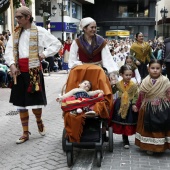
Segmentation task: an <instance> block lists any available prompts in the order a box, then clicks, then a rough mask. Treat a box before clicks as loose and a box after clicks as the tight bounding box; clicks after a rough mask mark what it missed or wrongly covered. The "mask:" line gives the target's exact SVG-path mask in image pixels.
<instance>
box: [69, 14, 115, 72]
mask: <svg viewBox="0 0 170 170" xmlns="http://www.w3.org/2000/svg"><path fill="white" fill-rule="evenodd" d="M96 27H97V26H96V21H95V20H94V19H92V18H90V17H87V18H83V19H82V20H81V22H80V30H82V31H83V32H84V34H83V35H81V36H80V37H79V38H77V39H76V40H75V41H73V43H72V45H71V49H70V55H69V62H68V65H69V68H73V67H75V66H77V65H81V64H84V63H88V64H89V63H91V64H96V65H100V66H102V67H104V68H106V69H107V71H108V73H112V72H117V71H118V66H117V64H116V63H115V62H114V61H113V57H112V56H111V53H110V50H109V47H108V45H107V42H106V41H105V40H104V38H102V37H101V36H100V35H97V34H96Z"/></svg>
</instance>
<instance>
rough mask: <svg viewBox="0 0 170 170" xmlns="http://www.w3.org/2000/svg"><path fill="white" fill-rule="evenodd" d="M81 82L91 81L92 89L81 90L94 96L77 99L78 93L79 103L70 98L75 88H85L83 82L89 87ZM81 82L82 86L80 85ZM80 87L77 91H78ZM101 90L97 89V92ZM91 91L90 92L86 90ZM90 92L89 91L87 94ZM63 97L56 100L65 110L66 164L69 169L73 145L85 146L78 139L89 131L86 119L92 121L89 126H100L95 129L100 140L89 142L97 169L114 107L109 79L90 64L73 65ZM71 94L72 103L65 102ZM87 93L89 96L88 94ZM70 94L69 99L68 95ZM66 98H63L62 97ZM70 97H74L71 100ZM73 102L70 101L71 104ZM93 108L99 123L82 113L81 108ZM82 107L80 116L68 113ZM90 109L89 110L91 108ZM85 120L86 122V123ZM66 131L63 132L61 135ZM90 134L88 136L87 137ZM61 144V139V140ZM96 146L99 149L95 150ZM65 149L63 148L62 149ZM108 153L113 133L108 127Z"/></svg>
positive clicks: (83, 111) (84, 111) (98, 68)
mask: <svg viewBox="0 0 170 170" xmlns="http://www.w3.org/2000/svg"><path fill="white" fill-rule="evenodd" d="M83 80H88V81H90V82H92V89H90V88H89V87H90V86H89V87H88V89H86V90H84V91H86V93H85V95H86V94H88V93H89V94H90V93H94V94H96V95H94V94H90V96H92V97H90V98H84V96H83V97H82V98H81V97H80V96H81V95H82V94H81V93H79V94H78V97H80V98H81V99H83V100H82V101H80V100H78V101H77V100H76V98H75V96H72V94H74V92H75V91H74V90H75V89H76V90H77V89H78V90H80V89H81V91H82V86H84V85H85V84H86V83H87V84H89V83H88V82H87V81H83ZM80 82H84V83H80ZM78 86H79V88H77V87H78ZM83 88H85V87H83ZM98 89H100V90H98ZM89 90H92V91H89ZM87 91H89V92H87ZM65 92H66V95H63V96H62V97H61V98H58V99H57V100H58V101H60V100H62V99H63V100H62V110H63V111H64V114H63V117H64V124H65V128H64V130H63V136H64V137H65V136H66V138H67V140H66V141H67V142H65V145H66V148H67V147H69V146H70V148H67V149H66V150H65V151H66V153H67V163H68V166H70V165H71V164H72V159H71V162H70V161H68V160H69V159H68V158H69V155H70V154H71V158H72V157H73V153H72V152H73V146H76V147H77V145H80V146H81V144H82V145H83V144H84V145H83V147H84V146H85V147H86V146H87V145H88V142H84V141H82V140H81V139H82V138H83V133H84V132H85V129H84V128H86V127H87V128H88V126H86V125H87V122H88V119H93V120H92V122H90V123H89V125H91V123H92V124H95V122H98V123H97V124H99V126H98V125H97V127H98V131H99V133H100V135H99V136H100V137H99V140H98V141H97V142H93V143H92V142H89V143H90V144H91V145H92V146H93V148H96V153H97V155H98V159H97V160H98V161H97V162H98V166H100V163H101V157H100V156H101V154H102V151H101V150H102V143H103V138H102V135H103V132H102V131H104V130H103V129H104V128H105V129H106V128H107V126H108V124H107V123H108V119H109V115H110V112H111V110H112V106H113V98H112V89H111V86H110V82H109V79H108V77H107V76H106V74H105V72H104V70H103V69H102V68H101V67H100V66H97V65H92V64H83V65H79V66H76V67H75V68H73V69H71V71H70V73H69V77H68V79H67V82H66V90H65ZM69 93H70V95H71V100H70V101H69V100H66V99H68V98H67V95H68V94H69ZM89 94H88V95H89ZM70 95H69V96H70ZM65 97H66V98H65ZM72 97H73V98H72ZM72 99H75V100H73V102H72ZM91 105H93V108H92V110H93V111H94V112H95V116H96V115H97V117H98V120H99V119H100V120H102V121H98V120H97V121H96V119H95V117H94V118H88V117H87V115H86V114H85V113H86V112H88V110H84V109H82V108H84V107H88V106H91ZM78 108H81V109H82V110H81V113H80V114H78V113H76V114H71V113H70V112H72V110H76V112H77V109H78ZM90 109H91V107H90ZM103 120H104V121H105V120H106V121H105V122H106V123H105V125H106V126H105V125H104V123H100V122H103ZM86 121H87V122H86ZM64 131H65V133H64ZM89 135H90V134H89ZM62 142H63V140H62ZM97 146H99V147H97ZM63 150H64V149H63ZM109 151H111V152H112V151H113V132H112V128H111V127H110V128H109Z"/></svg>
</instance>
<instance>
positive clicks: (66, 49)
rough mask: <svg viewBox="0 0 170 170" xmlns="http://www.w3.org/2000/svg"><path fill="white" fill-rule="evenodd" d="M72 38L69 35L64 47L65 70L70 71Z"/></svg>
mask: <svg viewBox="0 0 170 170" xmlns="http://www.w3.org/2000/svg"><path fill="white" fill-rule="evenodd" d="M71 43H72V41H71V38H70V37H68V38H67V40H66V42H65V44H64V48H63V70H66V71H68V69H69V68H68V59H69V54H70V47H71Z"/></svg>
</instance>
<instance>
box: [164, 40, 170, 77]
mask: <svg viewBox="0 0 170 170" xmlns="http://www.w3.org/2000/svg"><path fill="white" fill-rule="evenodd" d="M162 55H163V56H162V59H164V63H165V66H166V74H167V77H168V79H169V80H170V38H166V39H165V40H164V48H163V51H162Z"/></svg>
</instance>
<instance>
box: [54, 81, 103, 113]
mask: <svg viewBox="0 0 170 170" xmlns="http://www.w3.org/2000/svg"><path fill="white" fill-rule="evenodd" d="M91 89H92V83H91V82H90V81H88V80H83V81H82V82H81V83H80V84H79V87H78V88H74V89H72V90H71V91H69V92H68V93H66V94H64V95H63V96H60V97H58V98H57V99H56V101H58V102H62V109H63V110H64V111H68V110H70V113H71V114H78V113H82V112H83V111H85V114H86V115H87V114H94V115H95V111H93V107H92V106H90V107H89V105H88V104H87V103H88V101H89V99H95V98H96V100H93V101H94V102H96V101H100V100H103V97H101V96H103V90H94V91H90V90H91ZM97 97H101V98H98V100H97ZM73 102H74V103H79V105H78V106H75V105H74V106H72V107H69V108H68V107H67V108H66V109H65V106H66V105H69V104H73ZM85 103H86V104H87V105H86V104H85ZM89 104H90V105H92V102H90V103H89Z"/></svg>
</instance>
